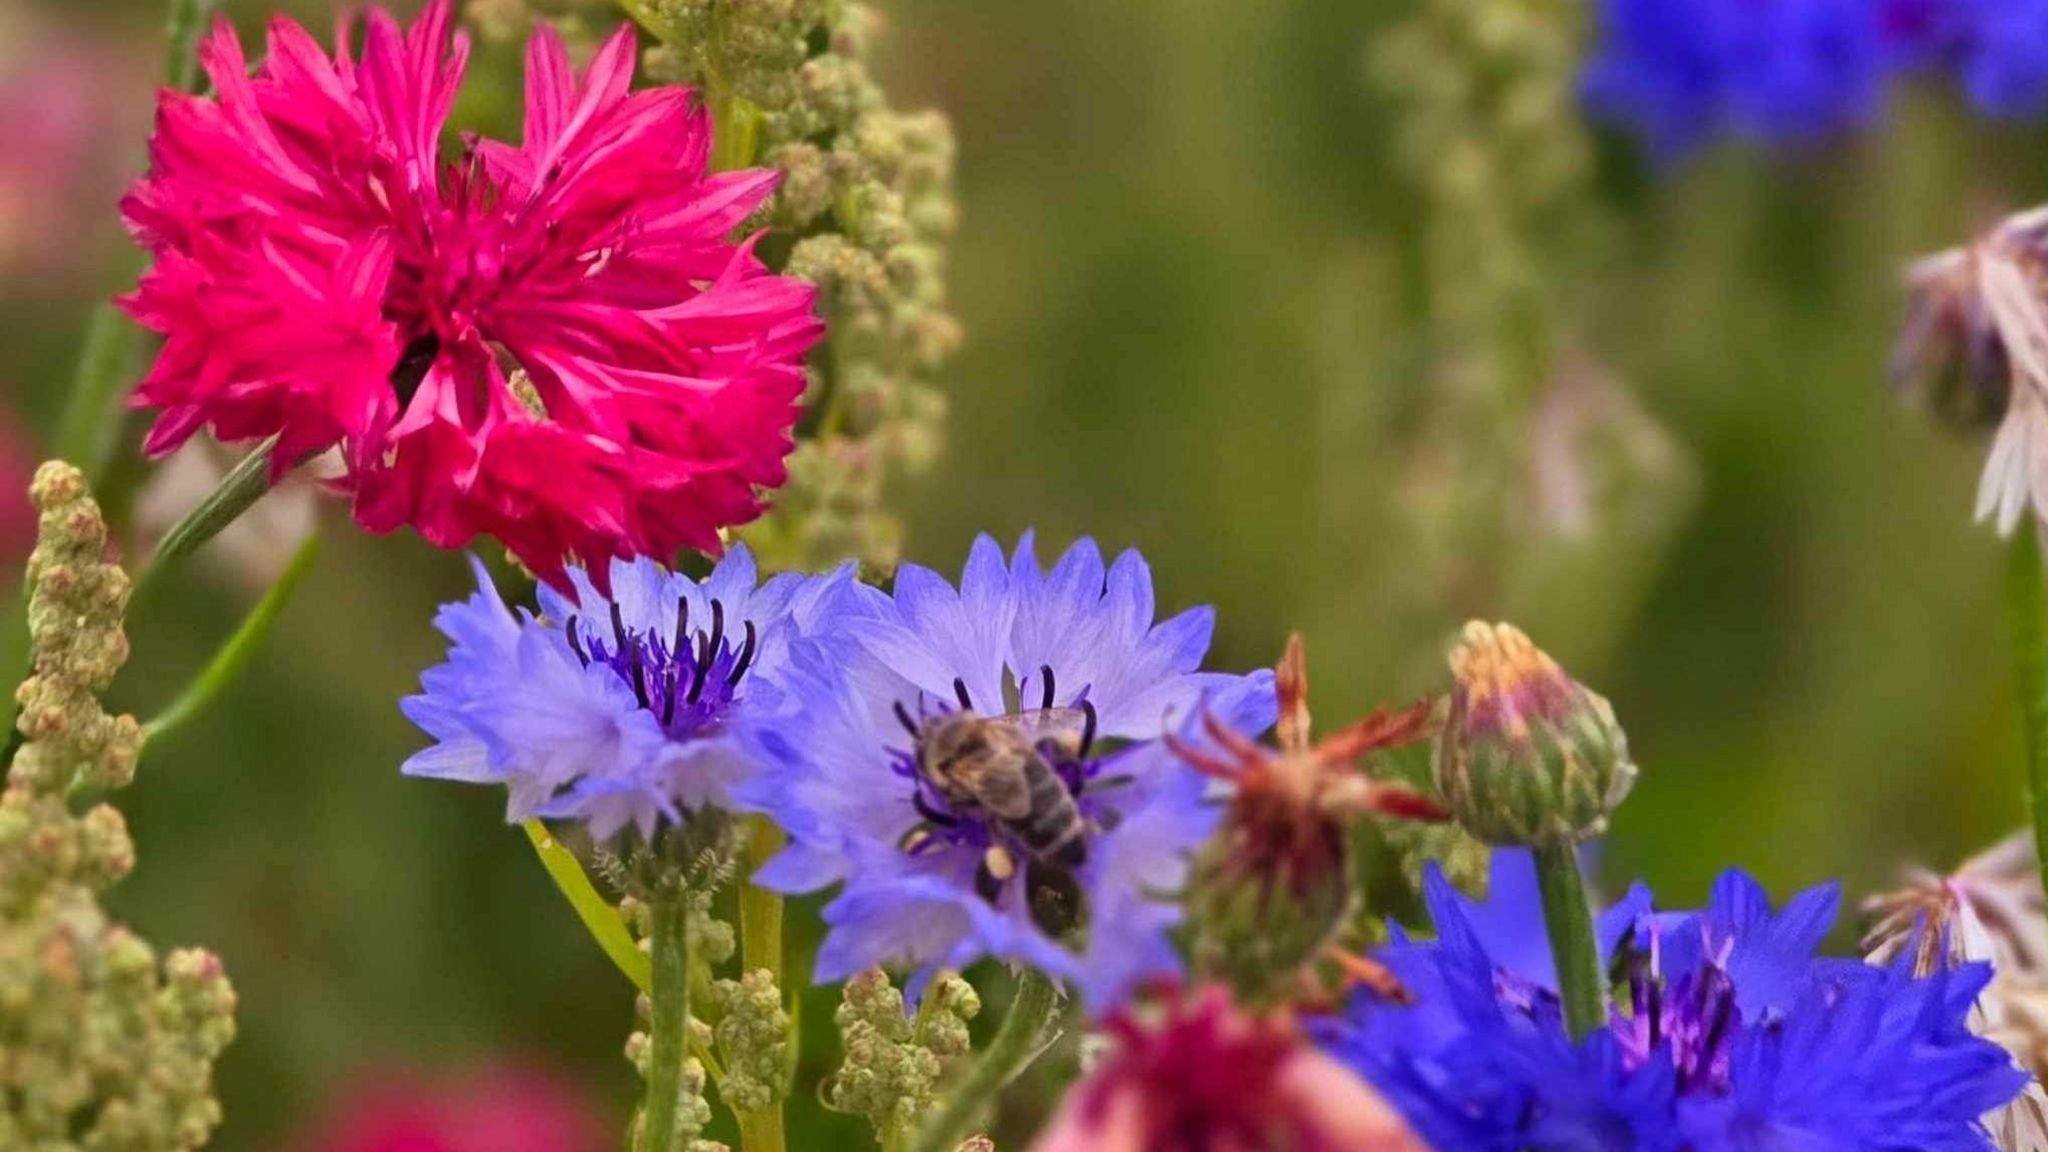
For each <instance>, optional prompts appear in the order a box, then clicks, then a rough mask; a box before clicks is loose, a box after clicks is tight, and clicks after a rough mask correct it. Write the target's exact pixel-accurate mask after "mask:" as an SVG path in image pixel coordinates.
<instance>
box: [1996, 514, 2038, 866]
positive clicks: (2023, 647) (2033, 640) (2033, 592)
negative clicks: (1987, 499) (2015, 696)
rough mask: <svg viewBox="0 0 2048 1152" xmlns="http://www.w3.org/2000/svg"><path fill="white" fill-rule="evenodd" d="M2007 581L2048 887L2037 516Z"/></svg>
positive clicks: (2016, 549) (2018, 545) (2021, 539)
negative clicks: (2035, 522)
mask: <svg viewBox="0 0 2048 1152" xmlns="http://www.w3.org/2000/svg"><path fill="white" fill-rule="evenodd" d="M2010 560H2011V563H2010V564H2009V565H2008V566H2007V568H2006V576H2005V618H2006V624H2007V627H2009V628H2010V629H2011V630H2012V656H2013V670H2014V673H2015V675H2016V676H2017V678H2018V680H2019V690H2020V715H2021V717H2022V718H2023V720H2024V721H2025V723H2024V725H2023V727H2022V729H2021V731H2022V733H2023V734H2024V735H2025V738H2026V740H2025V742H2026V749H2027V810H2028V811H2029V812H2030V813H2031V814H2032V816H2033V820H2034V848H2035V850H2036V851H2037V852H2039V853H2040V858H2041V868H2042V875H2043V877H2044V883H2048V590H2044V587H2043V582H2042V574H2041V539H2040V528H2039V527H2038V526H2037V525H2036V524H2034V522H2033V519H2032V517H2029V518H2028V521H2027V523H2026V524H2024V525H2022V526H2021V527H2020V530H2019V531H2018V532H2015V533H2014V534H2013V538H2012V552H2011V554H2010Z"/></svg>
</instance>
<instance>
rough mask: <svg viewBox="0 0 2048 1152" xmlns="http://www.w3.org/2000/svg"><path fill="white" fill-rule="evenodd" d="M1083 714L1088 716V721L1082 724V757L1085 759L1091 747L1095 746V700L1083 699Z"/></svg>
mask: <svg viewBox="0 0 2048 1152" xmlns="http://www.w3.org/2000/svg"><path fill="white" fill-rule="evenodd" d="M1081 715H1083V716H1085V717H1087V722H1086V723H1084V724H1083V725H1082V726H1081V758H1082V759H1084V760H1085V759H1087V758H1088V751H1089V749H1091V748H1094V747H1095V720H1096V717H1095V702H1094V701H1092V700H1083V701H1081Z"/></svg>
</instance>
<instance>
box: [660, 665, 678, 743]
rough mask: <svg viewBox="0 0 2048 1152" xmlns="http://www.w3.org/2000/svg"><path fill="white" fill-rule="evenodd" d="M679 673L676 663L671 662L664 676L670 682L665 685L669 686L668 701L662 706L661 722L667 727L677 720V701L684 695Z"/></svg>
mask: <svg viewBox="0 0 2048 1152" xmlns="http://www.w3.org/2000/svg"><path fill="white" fill-rule="evenodd" d="M677 675H678V673H677V670H676V666H675V665H674V664H670V665H669V666H668V672H667V673H665V674H664V676H663V679H665V680H666V681H668V683H667V684H666V685H665V686H666V687H667V688H668V702H667V703H666V704H663V705H662V706H661V723H662V726H663V727H667V726H668V725H669V724H672V723H674V722H675V718H676V701H677V700H679V699H681V698H682V695H683V693H682V687H683V686H682V684H681V683H679V682H678V681H677V679H676V677H677Z"/></svg>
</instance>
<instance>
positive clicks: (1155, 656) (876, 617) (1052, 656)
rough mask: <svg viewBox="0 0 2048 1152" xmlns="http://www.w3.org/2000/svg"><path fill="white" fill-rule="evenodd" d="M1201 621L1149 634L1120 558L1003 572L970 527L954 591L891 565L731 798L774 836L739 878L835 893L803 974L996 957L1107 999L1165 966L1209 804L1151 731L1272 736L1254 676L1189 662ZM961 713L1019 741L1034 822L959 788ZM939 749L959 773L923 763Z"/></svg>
mask: <svg viewBox="0 0 2048 1152" xmlns="http://www.w3.org/2000/svg"><path fill="white" fill-rule="evenodd" d="M1213 623H1214V621H1213V615H1212V613H1211V612H1210V611H1209V610H1208V609H1195V610H1192V611H1188V612H1184V613H1181V614H1180V615H1177V616H1174V617H1172V618H1170V619H1168V620H1165V621H1163V622H1158V623H1155V622H1154V603H1153V595H1152V578H1151V572H1150V570H1149V569H1148V568H1147V567H1146V565H1145V562H1144V560H1143V559H1142V558H1140V557H1139V556H1138V554H1137V553H1135V552H1126V553H1124V554H1123V555H1122V556H1121V557H1119V558H1118V559H1117V560H1116V562H1115V563H1114V564H1113V565H1110V566H1108V567H1107V568H1105V566H1104V564H1103V559H1102V555H1101V553H1100V552H1099V551H1098V550H1097V549H1096V547H1095V545H1094V544H1093V542H1091V541H1086V540H1083V541H1081V542H1080V543H1078V544H1076V545H1074V546H1073V547H1072V548H1071V549H1069V550H1068V551H1067V553H1066V554H1065V555H1064V556H1063V557H1061V559H1060V560H1059V562H1058V563H1057V564H1056V565H1054V566H1053V568H1052V569H1051V570H1050V571H1045V570H1043V569H1041V568H1040V566H1039V562H1038V559H1037V557H1036V555H1035V554H1034V551H1033V547H1032V541H1031V538H1030V536H1028V535H1027V536H1026V537H1025V538H1024V539H1023V541H1022V542H1021V543H1020V544H1019V545H1018V547H1017V550H1016V553H1015V555H1014V557H1013V558H1011V559H1010V560H1008V561H1007V562H1006V561H1005V559H1004V557H1003V554H1002V551H1001V549H1000V548H999V547H998V546H997V545H996V543H995V542H994V541H993V540H990V539H989V538H987V537H983V538H981V539H980V540H978V541H977V542H976V543H975V545H974V548H973V551H972V554H971V555H970V557H969V559H968V562H967V567H966V570H965V572H964V573H963V574H962V577H961V580H960V584H959V587H958V588H957V589H956V588H955V587H954V586H953V585H952V584H951V583H950V582H949V581H948V580H946V579H945V578H944V577H942V576H940V575H939V574H938V573H936V572H933V571H931V570H929V569H925V568H921V567H918V566H916V565H905V566H904V567H903V568H902V569H901V570H900V571H898V573H897V576H896V584H895V590H894V595H893V596H892V597H886V598H884V597H881V596H879V594H874V595H872V596H871V597H869V596H864V597H863V599H862V601H861V603H860V605H859V610H858V611H857V612H853V613H850V614H849V619H848V620H847V621H846V622H845V623H844V625H843V626H842V627H840V628H838V629H836V630H835V631H834V632H833V634H832V635H830V636H826V637H823V638H821V639H819V640H818V641H817V642H815V643H811V644H808V645H806V646H805V648H804V654H803V655H802V656H800V657H799V658H798V659H797V660H795V661H794V662H793V668H792V673H793V681H792V686H791V690H792V691H793V692H794V693H795V694H797V695H798V696H800V697H801V698H802V699H803V700H804V702H805V706H804V708H803V710H802V715H801V717H800V723H798V724H796V725H794V726H791V727H789V728H787V729H785V730H783V731H782V732H780V733H779V734H778V740H779V741H780V742H781V746H782V748H783V750H784V759H785V761H786V763H785V765H784V767H783V768H782V769H780V770H779V771H778V772H776V773H774V774H771V775H768V776H764V777H762V778H760V779H758V780H757V781H755V782H754V784H752V785H750V786H749V787H747V788H746V789H744V790H743V793H744V798H745V800H746V801H748V802H750V803H752V804H755V805H758V806H759V807H761V808H764V809H765V810H767V811H769V812H771V813H772V814H773V815H774V816H775V817H776V818H777V819H778V821H779V822H780V823H781V824H782V825H783V827H785V828H786V829H788V831H789V832H790V834H791V837H792V843H791V845H790V847H789V848H788V849H786V850H785V851H784V852H783V853H782V854H781V855H780V856H778V857H777V858H775V859H774V860H772V861H770V862H769V864H768V866H767V867H766V868H765V869H764V870H763V871H762V872H761V873H760V874H759V875H758V876H757V877H756V879H757V882H759V883H762V884H764V885H766V886H768V887H772V888H775V889H778V890H782V891H788V892H808V891H814V890H817V889H820V888H825V887H829V886H831V885H834V884H840V885H843V887H842V888H841V890H840V892H839V894H838V895H837V897H836V898H834V899H833V900H832V902H831V903H829V904H828V905H826V907H825V910H824V919H825V922H826V925H827V928H828V932H827V935H826V938H825V941H824V943H823V945H822V947H821V948H820V950H819V954H818V963H817V979H818V980H819V981H820V982H832V981H837V980H840V979H844V978H845V977H847V976H849V975H851V974H853V973H855V972H857V971H860V970H861V969H864V968H868V967H872V966H875V965H891V966H902V967H909V968H914V969H916V970H918V972H919V975H920V978H922V977H924V976H927V975H929V974H930V973H931V972H933V971H935V970H937V969H938V968H940V967H947V968H959V967H964V966H966V965H967V964H970V963H972V962H973V961H975V960H976V959H978V958H981V957H984V956H995V957H1000V958H1003V959H1006V960H1010V961H1013V962H1018V963H1022V964H1027V965H1030V966H1032V967H1036V968H1038V969H1040V970H1042V971H1044V972H1046V973H1047V974H1049V975H1051V976H1053V977H1054V978H1056V979H1060V980H1063V981H1067V982H1071V983H1074V984H1076V985H1078V986H1079V987H1080V988H1081V989H1082V990H1083V992H1084V993H1085V994H1086V995H1087V997H1088V999H1089V1000H1090V1002H1091V1003H1092V1004H1094V1005H1096V1006H1104V1005H1107V1004H1108V1003H1110V1002H1112V1001H1113V1000H1114V999H1116V998H1117V997H1118V996H1119V995H1120V994H1121V993H1122V992H1123V991H1125V990H1127V989H1129V988H1130V987H1131V986H1133V985H1134V984H1135V983H1137V982H1138V981H1140V980H1142V979H1144V978H1145V977H1148V976H1151V975H1156V974H1160V973H1166V972H1172V971H1175V970H1176V969H1177V967H1178V965H1177V961H1176V959H1175V954H1174V951H1173V948H1172V946H1171V944H1170V941H1169V940H1168V935H1167V934H1168V930H1169V929H1170V928H1171V927H1172V926H1173V924H1174V923H1176V922H1177V920H1178V916H1179V913H1178V910H1177V907H1176V905H1175V904H1173V903H1172V902H1171V895H1172V893H1174V892H1175V891H1176V890H1177V889H1179V888H1180V887H1181V885H1182V884H1183V883H1184V882H1185V879H1186V874H1187V869H1188V861H1189V857H1190V855H1191V853H1192V852H1193V850H1194V848H1195V847H1196V846H1198V845H1199V844H1200V843H1201V842H1202V841H1203V840H1204V839H1205V838H1206V837H1207V836H1208V835H1209V833H1210V831H1211V830H1212V829H1213V828H1214V827H1215V823H1216V820H1217V809H1216V807H1215V806H1214V805H1213V804H1211V803H1210V802H1209V798H1208V796H1207V785H1206V782H1205V780H1204V779H1203V778H1202V777H1201V776H1199V775H1198V774H1197V773H1195V772H1194V771H1193V770H1192V769H1189V768H1188V767H1186V765H1185V764H1183V763H1182V762H1181V761H1180V759H1179V758H1178V757H1177V756H1175V755H1174V754H1173V753H1172V752H1170V751H1169V750H1168V749H1166V748H1165V746H1164V745H1163V744H1162V743H1161V742H1160V740H1159V738H1160V737H1161V736H1162V735H1164V734H1165V733H1166V732H1168V731H1176V730H1179V731H1184V732H1185V733H1187V734H1188V736H1189V738H1191V739H1194V738H1196V732H1197V728H1196V724H1197V721H1198V718H1199V714H1200V712H1201V711H1202V710H1203V709H1204V708H1207V709H1209V710H1212V711H1214V712H1215V713H1216V715H1217V716H1218V717H1219V718H1221V719H1222V720H1224V721H1225V722H1227V723H1230V724H1232V725H1234V726H1236V727H1238V728H1239V729H1241V730H1246V731H1263V730H1264V729H1265V728H1266V727H1267V726H1269V725H1270V724H1271V723H1272V709H1273V692H1272V678H1271V674H1270V673H1267V672H1258V673H1254V674H1252V675H1248V676H1236V675H1222V674H1216V673H1206V672H1202V671H1200V670H1199V669H1200V667H1201V664H1202V660H1203V657H1204V656H1205V655H1206V653H1207V652H1208V648H1209V638H1210V633H1211V631H1212V628H1213ZM974 719H985V720H992V721H993V722H994V723H996V724H997V725H999V726H1001V727H1002V728H1003V729H1004V731H1005V732H1007V731H1016V732H1020V733H1022V734H1023V739H1024V741H1025V743H1024V745H1023V746H1024V747H1026V748H1027V749H1028V750H1029V751H1030V752H1031V754H1032V755H1033V756H1034V757H1035V758H1036V759H1037V760H1038V761H1040V762H1041V763H1042V764H1043V766H1044V769H1045V772H1046V774H1044V775H1038V776H1036V777H1035V778H1036V779H1037V780H1038V781H1039V784H1040V787H1039V788H1038V789H1037V790H1035V791H1034V792H1033V793H1032V799H1031V801H1030V803H1029V804H1028V805H1026V806H1025V807H1026V808H1028V810H1029V812H1030V813H1031V815H1030V816H1028V817H1019V816H1014V815H1013V816H1010V817H1005V816H1004V815H1002V814H1001V812H1000V811H999V810H998V808H999V805H1000V804H1001V803H1002V801H1001V799H1000V798H999V797H998V796H996V795H994V794H993V793H977V792H976V791H975V789H976V788H977V787H985V785H978V784H972V783H969V782H968V781H967V779H966V778H967V777H968V776H971V775H972V774H973V773H972V763H971V762H972V761H974V760H975V759H976V758H978V757H980V756H982V755H984V754H986V753H987V752H988V748H989V745H988V740H987V739H984V737H983V735H981V734H978V733H976V732H974V731H972V730H971V729H969V728H967V727H962V722H963V721H971V720H974ZM949 734H963V735H964V739H963V740H962V741H961V742H960V743H958V744H954V743H951V742H950V739H949ZM1003 738H1004V736H1003V734H1002V733H997V734H995V735H994V736H992V737H989V738H988V739H995V740H998V741H1000V740H1001V739H1003ZM942 744H944V745H945V746H946V747H948V748H953V749H955V750H959V751H961V754H962V755H963V756H964V757H966V760H965V761H963V762H962V763H963V767H962V768H961V769H959V770H949V771H946V772H940V771H937V770H935V767H934V766H935V765H936V764H938V763H939V760H940V758H941V753H940V752H939V751H938V748H939V746H940V745H942ZM1007 746H1008V747H1009V748H1010V749H1011V750H1012V751H1013V752H1014V750H1015V749H1016V748H1017V747H1018V745H1017V744H1015V743H1011V744H1009V745H1007ZM1014 759H1015V758H1014V756H1012V757H1011V758H1010V761H1009V762H1011V763H1014ZM947 762H948V763H951V762H952V761H950V760H948V761H947ZM1002 775H1005V773H1002V772H998V773H997V776H999V777H1000V776H1002ZM1023 810H1024V808H1019V809H1018V811H1023Z"/></svg>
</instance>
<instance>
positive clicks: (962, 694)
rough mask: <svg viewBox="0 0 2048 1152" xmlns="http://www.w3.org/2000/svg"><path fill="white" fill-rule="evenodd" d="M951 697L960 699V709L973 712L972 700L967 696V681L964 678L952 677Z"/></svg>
mask: <svg viewBox="0 0 2048 1152" xmlns="http://www.w3.org/2000/svg"><path fill="white" fill-rule="evenodd" d="M953 695H955V696H957V697H959V698H960V707H961V708H963V709H965V710H967V711H969V712H972V711H973V710H974V700H973V698H972V697H970V696H968V695H967V680H966V678H965V677H961V676H955V677H953Z"/></svg>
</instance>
